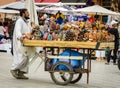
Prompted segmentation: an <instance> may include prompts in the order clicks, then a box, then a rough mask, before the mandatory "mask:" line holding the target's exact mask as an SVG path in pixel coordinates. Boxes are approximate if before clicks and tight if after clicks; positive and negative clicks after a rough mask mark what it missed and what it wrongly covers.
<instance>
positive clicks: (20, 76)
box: [19, 71, 29, 79]
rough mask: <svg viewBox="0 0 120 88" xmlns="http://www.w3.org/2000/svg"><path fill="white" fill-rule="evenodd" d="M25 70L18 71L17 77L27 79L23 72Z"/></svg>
mask: <svg viewBox="0 0 120 88" xmlns="http://www.w3.org/2000/svg"><path fill="white" fill-rule="evenodd" d="M25 73H26V72H23V71H19V79H29V78H28V77H26V76H25V75H24V74H25Z"/></svg>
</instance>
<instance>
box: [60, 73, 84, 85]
mask: <svg viewBox="0 0 120 88" xmlns="http://www.w3.org/2000/svg"><path fill="white" fill-rule="evenodd" d="M81 77H82V73H79V74H74V75H73V79H72V80H71V81H70V83H72V84H75V83H77V82H78V81H79V80H80V79H81ZM61 78H62V79H63V80H64V81H65V80H66V78H65V76H61Z"/></svg>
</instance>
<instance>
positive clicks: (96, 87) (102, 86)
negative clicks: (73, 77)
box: [0, 52, 120, 88]
mask: <svg viewBox="0 0 120 88" xmlns="http://www.w3.org/2000/svg"><path fill="white" fill-rule="evenodd" d="M12 58H13V57H12V56H11V55H10V54H7V53H3V52H0V88H120V70H118V67H117V66H115V65H113V64H112V63H111V64H110V65H105V64H104V63H105V62H96V61H94V60H92V70H91V73H90V79H89V84H86V78H87V76H86V74H83V76H82V79H81V80H80V81H79V82H78V83H76V84H68V85H66V86H60V85H56V84H55V83H54V82H53V81H52V79H51V77H50V74H49V72H46V71H44V64H42V65H41V66H40V67H39V68H38V69H37V70H36V68H37V66H38V65H39V60H40V59H37V60H36V61H35V62H34V63H33V64H32V65H31V66H30V68H29V74H28V75H27V76H28V77H29V78H30V79H29V80H17V79H14V78H13V77H12V76H11V74H10V66H11V63H12Z"/></svg>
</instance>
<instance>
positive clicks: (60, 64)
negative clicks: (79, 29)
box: [23, 40, 114, 85]
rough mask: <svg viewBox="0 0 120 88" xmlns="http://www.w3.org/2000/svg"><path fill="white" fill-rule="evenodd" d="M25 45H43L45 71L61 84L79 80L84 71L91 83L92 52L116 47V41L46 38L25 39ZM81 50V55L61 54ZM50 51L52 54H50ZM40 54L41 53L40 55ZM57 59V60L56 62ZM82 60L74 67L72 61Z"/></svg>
mask: <svg viewBox="0 0 120 88" xmlns="http://www.w3.org/2000/svg"><path fill="white" fill-rule="evenodd" d="M23 44H24V46H27V47H31V46H32V47H43V49H44V52H45V59H44V62H45V71H48V72H50V75H51V78H52V80H53V81H54V82H55V83H56V84H59V85H67V84H68V83H76V82H78V81H79V80H80V79H81V77H82V74H83V73H86V74H87V83H89V73H90V72H91V59H90V58H91V54H92V52H93V51H94V50H95V49H105V48H106V47H108V46H109V47H110V48H111V49H113V48H114V43H112V42H111V43H107V44H106V43H98V42H77V41H45V40H25V41H24V43H23ZM65 50H69V51H73V50H74V51H75V52H79V51H82V52H81V55H77V56H75V55H74V56H73V55H71V53H70V54H69V55H67V56H66V55H64V56H60V53H61V51H63V52H64V51H65ZM48 52H50V54H48ZM38 56H39V55H38ZM55 60H57V61H56V62H55ZM72 61H73V62H74V61H77V62H80V63H79V64H77V66H76V67H73V66H72V64H71V62H72Z"/></svg>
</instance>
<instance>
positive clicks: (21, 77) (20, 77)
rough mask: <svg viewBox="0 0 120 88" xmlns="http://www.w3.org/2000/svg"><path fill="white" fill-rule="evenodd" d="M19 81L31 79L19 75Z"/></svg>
mask: <svg viewBox="0 0 120 88" xmlns="http://www.w3.org/2000/svg"><path fill="white" fill-rule="evenodd" d="M19 79H29V78H28V77H26V76H25V75H19Z"/></svg>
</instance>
